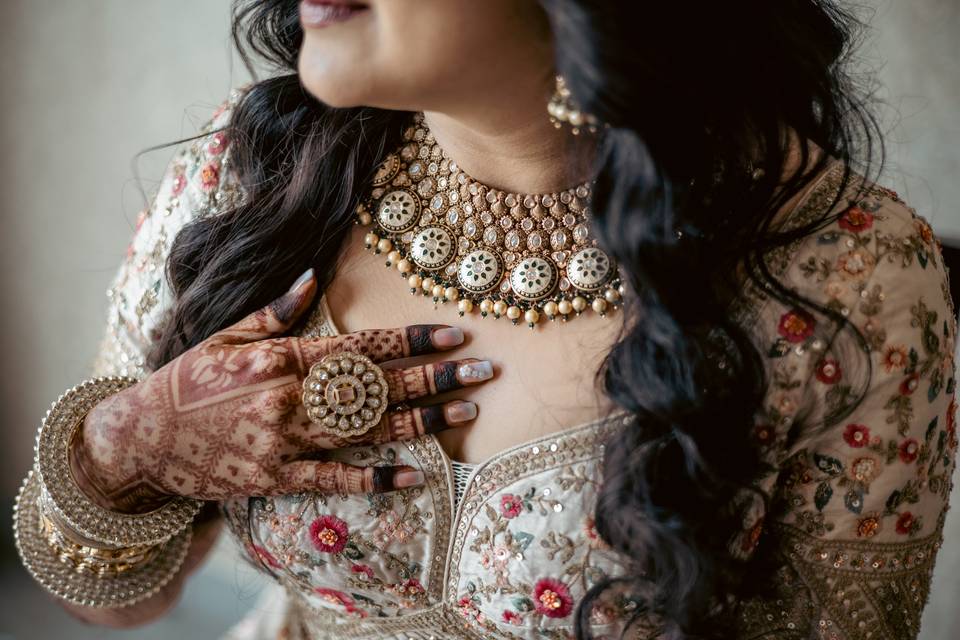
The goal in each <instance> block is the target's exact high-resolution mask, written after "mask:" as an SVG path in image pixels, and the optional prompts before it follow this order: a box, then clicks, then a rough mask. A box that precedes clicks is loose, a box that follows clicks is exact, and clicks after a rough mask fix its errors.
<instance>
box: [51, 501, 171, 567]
mask: <svg viewBox="0 0 960 640" xmlns="http://www.w3.org/2000/svg"><path fill="white" fill-rule="evenodd" d="M39 512H40V531H41V532H42V534H43V536H44V537H45V538H46V540H47V544H49V545H50V548H51V550H53V552H54V553H55V554H56V555H57V556H58V557H59V558H60V560H61V561H63V562H70V563H72V564H73V566H74V568H75V569H76V571H78V572H89V573H91V574H94V575H96V576H98V577H101V578H103V577H111V576H116V575H119V574H121V573H124V572H126V571H131V570H134V569H136V568H137V567H139V566H140V565H143V564H145V563H147V562H149V561H150V560H152V559H153V557H154V556H155V555H156V553H157V550H158V549H159V546H158V545H147V546H138V547H116V548H100V547H93V546H88V545H85V544H82V543H80V542H77V541H75V540H71V539H70V534H69V533H68V532H67V531H66V530H64V529H61V528H60V527H58V526H57V524H56V522H54V518H53V517H52V516H50V515H48V514H46V513H44V510H43V508H42V507H40V509H39Z"/></svg>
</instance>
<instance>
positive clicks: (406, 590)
mask: <svg viewBox="0 0 960 640" xmlns="http://www.w3.org/2000/svg"><path fill="white" fill-rule="evenodd" d="M396 589H397V592H398V593H400V594H401V595H407V596H418V595H420V594H421V593H426V589H424V588H423V585H422V584H420V581H419V580H417V579H416V578H410V579H409V580H407V581H406V582H404V583H403V584H399V585H397V586H396Z"/></svg>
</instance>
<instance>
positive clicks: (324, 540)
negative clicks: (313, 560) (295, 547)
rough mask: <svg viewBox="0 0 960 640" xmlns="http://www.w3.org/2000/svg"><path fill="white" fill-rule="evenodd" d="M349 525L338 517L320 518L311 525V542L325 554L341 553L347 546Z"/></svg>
mask: <svg viewBox="0 0 960 640" xmlns="http://www.w3.org/2000/svg"><path fill="white" fill-rule="evenodd" d="M348 533H349V530H348V529H347V523H346V522H344V521H343V520H341V519H340V518H338V517H336V516H329V515H328V516H320V517H319V518H317V519H316V520H314V521H313V522H312V523H310V540H311V541H313V546H315V547H316V548H317V549H319V550H320V551H322V552H324V553H340V552H341V551H343V548H344V547H345V546H347V534H348Z"/></svg>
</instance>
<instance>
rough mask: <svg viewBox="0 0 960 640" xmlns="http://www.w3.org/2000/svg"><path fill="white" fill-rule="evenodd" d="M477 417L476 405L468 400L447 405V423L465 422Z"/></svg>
mask: <svg viewBox="0 0 960 640" xmlns="http://www.w3.org/2000/svg"><path fill="white" fill-rule="evenodd" d="M476 417H477V405H476V404H474V403H473V402H470V401H469V400H457V401H454V402H451V403H450V404H448V405H447V422H467V421H468V420H473V419H474V418H476Z"/></svg>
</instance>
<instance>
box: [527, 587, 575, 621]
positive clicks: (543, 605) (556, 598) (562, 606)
mask: <svg viewBox="0 0 960 640" xmlns="http://www.w3.org/2000/svg"><path fill="white" fill-rule="evenodd" d="M533 606H534V607H535V608H536V610H537V611H538V612H539V613H542V614H543V615H545V616H547V617H548V618H563V617H566V616H568V615H570V611H571V610H572V609H573V598H571V597H570V589H568V588H567V585H565V584H563V583H562V582H560V581H559V580H554V579H553V578H541V579H540V580H538V581H537V584H535V585H534V587H533Z"/></svg>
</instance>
